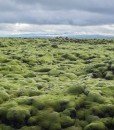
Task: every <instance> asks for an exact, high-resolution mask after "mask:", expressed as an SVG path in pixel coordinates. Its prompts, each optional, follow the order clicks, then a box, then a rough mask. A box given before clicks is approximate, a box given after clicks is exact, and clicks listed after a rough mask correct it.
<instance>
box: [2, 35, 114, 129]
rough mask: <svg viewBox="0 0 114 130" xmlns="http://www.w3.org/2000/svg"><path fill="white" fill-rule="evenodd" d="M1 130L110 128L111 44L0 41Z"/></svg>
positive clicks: (113, 125)
mask: <svg viewBox="0 0 114 130" xmlns="http://www.w3.org/2000/svg"><path fill="white" fill-rule="evenodd" d="M0 130H114V40H73V39H68V38H55V39H21V38H1V39H0Z"/></svg>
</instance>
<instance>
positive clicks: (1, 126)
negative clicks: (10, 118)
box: [0, 124, 14, 130]
mask: <svg viewBox="0 0 114 130" xmlns="http://www.w3.org/2000/svg"><path fill="white" fill-rule="evenodd" d="M0 130H14V129H13V128H12V127H10V126H6V125H5V124H0Z"/></svg>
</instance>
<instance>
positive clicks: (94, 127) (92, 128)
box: [84, 122, 106, 130]
mask: <svg viewBox="0 0 114 130" xmlns="http://www.w3.org/2000/svg"><path fill="white" fill-rule="evenodd" d="M84 130H106V127H105V125H104V124H103V123H102V122H93V123H91V124H89V125H87V126H86V127H85V128H84Z"/></svg>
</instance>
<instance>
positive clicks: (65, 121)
mask: <svg viewBox="0 0 114 130" xmlns="http://www.w3.org/2000/svg"><path fill="white" fill-rule="evenodd" d="M74 123H75V120H74V119H71V118H70V117H69V116H62V117H61V126H62V128H67V127H70V126H73V125H74Z"/></svg>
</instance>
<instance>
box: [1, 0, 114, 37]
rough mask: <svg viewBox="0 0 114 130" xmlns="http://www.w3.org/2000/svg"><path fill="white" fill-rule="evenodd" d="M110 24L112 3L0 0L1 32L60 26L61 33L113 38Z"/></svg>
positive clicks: (101, 0)
mask: <svg viewBox="0 0 114 130" xmlns="http://www.w3.org/2000/svg"><path fill="white" fill-rule="evenodd" d="M113 25H114V0H57V1H55V0H0V32H1V33H2V32H12V33H15V32H18V33H19V32H31V30H33V31H34V32H37V31H46V32H47V30H50V31H53V30H54V31H58V27H60V28H62V31H63V30H64V32H65V31H67V32H68V29H70V32H77V33H82V32H83V33H89V32H90V33H104V34H111V35H112V34H113V35H114V26H113ZM44 26H45V27H46V29H45V27H44ZM55 26H56V27H55ZM35 28H37V30H36V29H35ZM41 28H43V29H41ZM91 28H92V29H91ZM82 29H83V30H82Z"/></svg>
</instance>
